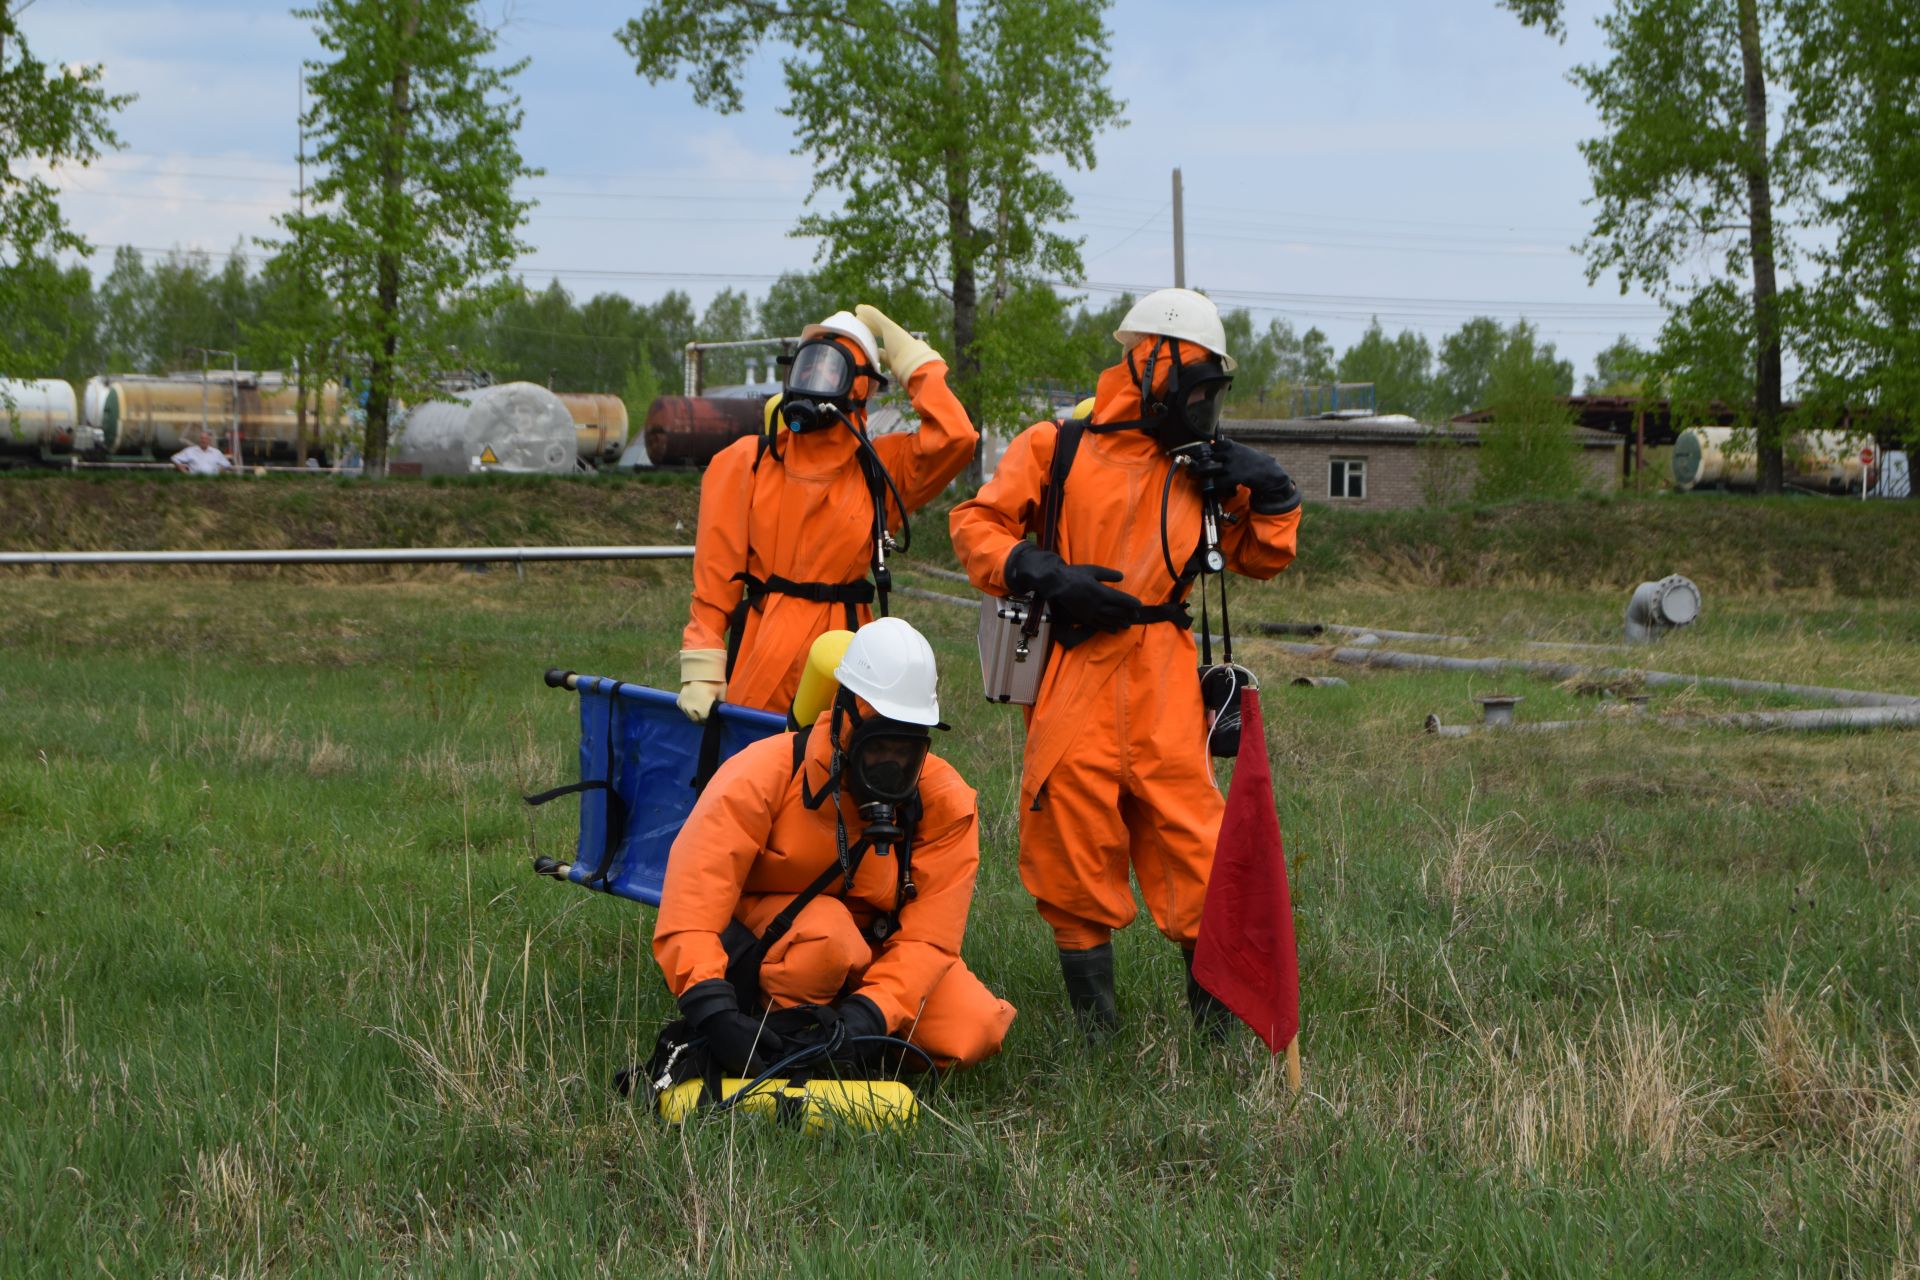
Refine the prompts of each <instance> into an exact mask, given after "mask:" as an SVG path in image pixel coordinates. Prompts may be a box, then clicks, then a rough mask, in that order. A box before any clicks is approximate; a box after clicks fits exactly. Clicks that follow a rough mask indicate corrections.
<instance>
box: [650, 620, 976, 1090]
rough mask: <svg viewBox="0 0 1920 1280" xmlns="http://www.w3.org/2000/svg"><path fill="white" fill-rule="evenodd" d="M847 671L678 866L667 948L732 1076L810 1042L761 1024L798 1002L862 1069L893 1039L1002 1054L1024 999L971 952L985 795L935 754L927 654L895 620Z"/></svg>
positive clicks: (710, 802)
mask: <svg viewBox="0 0 1920 1280" xmlns="http://www.w3.org/2000/svg"><path fill="white" fill-rule="evenodd" d="M834 676H835V678H836V679H837V680H838V681H839V690H838V692H837V693H836V694H835V696H834V699H833V702H832V704H831V705H830V706H829V708H828V709H827V710H825V711H822V712H821V713H820V714H819V716H818V718H817V719H815V720H813V721H812V722H811V723H809V724H808V725H807V726H805V727H804V728H802V729H800V730H798V731H796V732H794V733H789V734H784V735H779V734H776V735H775V736H773V737H771V738H766V739H762V740H761V741H759V742H756V743H754V744H752V745H751V746H748V747H746V748H745V749H744V750H742V751H740V752H739V754H737V755H735V756H734V757H733V758H732V759H730V760H728V761H727V762H726V763H725V764H724V765H722V766H721V767H720V771H719V772H718V773H717V774H715V775H714V779H713V783H712V785H711V786H709V787H708V788H707V789H706V790H705V791H704V792H702V793H701V797H700V799H699V801H698V802H697V803H696V804H695V805H694V808H693V813H692V815H691V816H690V817H689V818H688V819H687V824H686V826H685V827H683V828H681V831H680V835H679V837H678V838H677V839H676V840H675V841H674V845H673V851H672V853H671V855H670V856H669V857H668V860H667V880H666V886H665V889H664V891H663V892H662V894H661V898H660V919H659V922H658V924H657V925H656V926H655V927H654V933H653V954H654V957H655V958H656V959H657V960H658V961H659V963H660V971H661V973H662V974H663V975H664V976H665V978H666V981H667V987H668V989H669V990H671V991H672V992H673V994H674V996H675V997H676V998H677V999H678V1001H679V1003H680V1010H681V1013H682V1014H683V1015H684V1016H685V1018H686V1020H687V1022H688V1023H689V1024H690V1025H691V1027H692V1029H693V1031H694V1032H695V1034H697V1035H700V1036H702V1037H704V1038H705V1040H706V1042H707V1045H708V1048H709V1051H710V1052H711V1053H712V1055H713V1057H714V1059H715V1060H716V1061H718V1062H719V1063H720V1064H721V1066H722V1067H723V1068H724V1069H725V1070H727V1071H730V1072H735V1073H738V1074H750V1073H752V1072H755V1071H758V1070H762V1069H764V1068H765V1067H767V1066H768V1065H770V1064H772V1063H774V1062H777V1061H779V1060H780V1059H781V1058H782V1057H784V1056H785V1055H786V1054H787V1053H788V1052H790V1051H792V1050H793V1049H796V1048H800V1047H802V1044H803V1043H805V1042H804V1041H802V1042H800V1043H794V1042H791V1041H788V1040H783V1031H781V1030H776V1029H775V1026H774V1025H770V1024H769V1022H768V1021H767V1020H766V1019H765V1018H764V1017H763V1015H762V1011H763V1010H764V1011H768V1012H771V1011H775V1010H783V1009H792V1008H798V1007H802V1006H814V1007H815V1008H814V1009H813V1010H812V1012H814V1013H815V1014H817V1015H818V1017H817V1019H816V1020H815V1021H814V1022H813V1023H812V1027H813V1029H814V1031H815V1032H816V1033H817V1032H819V1031H820V1030H821V1029H822V1028H828V1029H836V1028H837V1029H838V1032H839V1034H838V1035H837V1036H836V1037H835V1038H836V1043H837V1044H839V1045H842V1046H844V1048H845V1049H846V1051H847V1052H846V1060H850V1061H851V1062H853V1063H854V1064H855V1065H861V1062H860V1059H861V1057H862V1054H861V1053H860V1045H861V1044H862V1042H863V1041H864V1042H867V1043H871V1042H872V1040H873V1038H874V1037H878V1036H889V1035H890V1036H896V1037H898V1038H900V1039H904V1040H907V1041H908V1042H910V1043H911V1044H913V1045H916V1046H918V1047H919V1048H920V1049H921V1050H923V1051H924V1052H925V1053H926V1054H927V1055H928V1056H929V1057H930V1058H932V1059H933V1060H934V1061H935V1062H937V1063H938V1064H940V1065H942V1066H946V1065H952V1064H959V1065H961V1066H967V1065H971V1064H973V1063H975V1062H978V1061H980V1060H981V1059H983V1058H987V1057H990V1056H992V1055H993V1054H994V1053H997V1052H998V1051H999V1049H1000V1043H1001V1041H1002V1040H1003V1039H1004V1038H1005V1036H1006V1033H1007V1027H1008V1026H1009V1025H1010V1024H1011V1023H1012V1022H1013V1016H1014V1008H1013V1006H1012V1005H1010V1004H1008V1003H1007V1002H1006V1001H1005V1000H1002V999H1000V998H999V997H998V996H996V995H994V994H993V993H992V992H991V991H989V990H987V988H986V987H985V985H983V984H982V983H981V981H980V979H978V978H976V977H975V976H974V975H973V974H972V973H971V972H970V971H969V970H968V969H967V966H966V964H965V963H964V962H963V961H962V960H961V959H960V942H961V938H962V937H963V936H964V935H965V933H966V929H967V913H968V911H969V909H970V907H971V906H972V902H973V884H974V876H975V873H976V872H977V870H978V869H979V865H980V828H979V822H978V819H977V817H976V814H975V808H974V794H973V791H972V790H971V789H970V788H969V787H968V786H967V784H966V783H965V782H964V781H962V779H961V777H960V775H959V774H958V773H956V772H955V771H954V769H953V766H952V765H949V764H948V763H946V761H944V760H942V759H940V757H938V756H936V755H934V754H932V751H931V746H932V730H933V729H934V728H936V727H940V728H944V727H945V726H943V725H941V724H940V704H939V699H938V696H937V693H936V689H935V670H934V657H933V648H932V646H930V645H929V644H928V643H927V641H926V638H925V637H923V636H922V635H921V634H920V633H919V632H918V631H915V630H914V629H913V627H912V626H911V625H909V624H908V623H906V622H904V621H902V620H901V619H899V618H881V619H879V620H878V621H876V622H871V623H869V624H867V625H866V626H865V627H862V628H861V629H860V630H859V632H857V633H856V634H855V635H854V637H853V638H852V642H851V643H850V644H849V645H848V646H847V649H846V652H845V654H844V655H843V656H842V658H841V659H840V663H839V665H838V667H837V668H836V669H835V671H834ZM854 837H857V838H854ZM774 1021H775V1022H776V1023H778V1024H779V1025H780V1026H782V1027H784V1028H786V1029H787V1030H786V1032H785V1033H784V1034H789V1035H791V1034H793V1032H792V1024H791V1023H790V1022H784V1021H782V1020H778V1019H776V1020H774ZM838 1056H841V1055H839V1054H836V1057H838Z"/></svg>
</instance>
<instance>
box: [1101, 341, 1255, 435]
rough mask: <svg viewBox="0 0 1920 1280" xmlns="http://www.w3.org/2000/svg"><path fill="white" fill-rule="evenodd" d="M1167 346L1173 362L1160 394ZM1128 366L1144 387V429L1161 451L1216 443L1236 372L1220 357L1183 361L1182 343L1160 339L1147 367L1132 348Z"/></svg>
mask: <svg viewBox="0 0 1920 1280" xmlns="http://www.w3.org/2000/svg"><path fill="white" fill-rule="evenodd" d="M1163 347H1164V348H1165V350H1166V353H1167V355H1166V358H1167V359H1170V360H1171V361H1173V371H1172V373H1171V374H1170V375H1169V376H1168V378H1167V385H1166V389H1165V390H1164V391H1162V392H1160V393H1159V394H1158V395H1156V394H1155V393H1154V390H1153V381H1154V372H1155V366H1156V365H1157V364H1158V363H1159V361H1160V359H1161V354H1160V353H1161V349H1162V348H1163ZM1127 370H1128V372H1130V373H1131V374H1133V376H1134V381H1135V382H1136V383H1138V385H1139V387H1140V410H1141V415H1142V420H1143V425H1144V427H1145V429H1146V432H1147V434H1148V435H1150V436H1152V437H1153V439H1154V441H1155V442H1156V443H1158V444H1159V446H1160V448H1161V449H1162V450H1164V451H1166V452H1168V453H1173V452H1175V451H1176V450H1179V449H1183V448H1186V447H1188V446H1190V445H1195V444H1212V443H1213V442H1214V441H1216V440H1218V439H1219V438H1220V409H1221V402H1222V401H1223V400H1224V399H1225V397H1226V392H1227V388H1228V387H1230V386H1232V385H1233V375H1232V374H1230V373H1228V372H1227V369H1226V365H1225V364H1224V363H1223V362H1222V361H1221V360H1219V359H1218V358H1217V357H1213V356H1212V355H1211V353H1209V358H1208V359H1206V360H1201V361H1196V362H1195V363H1192V364H1187V363H1185V362H1183V361H1182V360H1181V359H1180V344H1179V343H1178V342H1176V341H1175V340H1173V339H1171V338H1156V339H1155V340H1154V344H1153V347H1152V349H1151V350H1150V351H1148V352H1147V363H1146V368H1145V369H1142V368H1140V366H1139V365H1138V364H1137V363H1136V362H1135V360H1134V356H1133V352H1131V351H1129V352H1128V353H1127Z"/></svg>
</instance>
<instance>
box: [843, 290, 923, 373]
mask: <svg viewBox="0 0 1920 1280" xmlns="http://www.w3.org/2000/svg"><path fill="white" fill-rule="evenodd" d="M853 314H854V315H855V316H856V317H857V318H858V319H859V321H860V323H861V324H864V325H865V326H867V328H869V329H871V330H873V332H874V333H875V334H876V335H877V336H878V337H879V339H880V350H881V351H882V352H883V353H884V354H885V356H886V358H887V368H888V369H890V370H892V371H893V380H894V381H895V382H898V383H899V384H900V385H901V386H902V387H904V386H906V385H907V379H908V378H909V377H911V376H912V374H913V371H914V370H915V369H918V368H919V367H920V366H921V365H923V364H927V363H928V362H930V361H934V360H938V359H939V358H940V353H939V352H937V351H935V350H934V349H933V348H932V347H930V346H928V345H927V344H926V343H924V342H922V341H921V340H920V339H918V338H916V337H914V336H913V335H912V334H910V333H908V332H907V331H906V330H905V329H902V328H901V327H900V326H899V325H897V324H895V323H894V322H893V321H891V320H889V319H887V317H886V315H885V314H884V313H883V312H882V311H881V310H880V308H878V307H873V306H868V305H867V304H866V303H864V302H863V303H861V304H860V305H859V306H857V307H855V308H854V309H853Z"/></svg>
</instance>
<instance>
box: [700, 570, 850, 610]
mask: <svg viewBox="0 0 1920 1280" xmlns="http://www.w3.org/2000/svg"><path fill="white" fill-rule="evenodd" d="M733 577H734V581H736V582H744V583H746V584H747V589H746V591H745V592H744V596H745V599H746V602H747V603H748V604H758V603H759V602H760V601H761V600H762V599H764V598H765V597H767V596H769V595H781V596H794V597H796V598H798V599H801V600H811V601H813V602H814V603H815V604H872V603H873V584H872V583H871V582H869V581H867V580H866V579H865V578H856V579H854V580H853V581H852V582H795V581H794V580H793V579H792V578H783V577H781V576H780V575H779V574H777V573H770V574H768V575H767V576H766V577H765V578H764V579H762V578H756V577H754V576H753V575H752V574H750V573H736V574H734V575H733Z"/></svg>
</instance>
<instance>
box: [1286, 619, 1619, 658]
mask: <svg viewBox="0 0 1920 1280" xmlns="http://www.w3.org/2000/svg"><path fill="white" fill-rule="evenodd" d="M1258 625H1259V629H1260V631H1261V632H1263V633H1264V634H1266V635H1270V636H1317V635H1323V634H1325V633H1327V632H1332V633H1333V634H1334V635H1337V636H1352V637H1354V638H1355V639H1356V640H1359V641H1362V642H1364V641H1365V639H1366V638H1367V637H1371V638H1373V639H1374V640H1376V641H1378V640H1404V641H1411V642H1413V643H1414V644H1457V645H1470V644H1484V643H1498V641H1491V642H1489V641H1481V640H1475V639H1474V638H1473V637H1472V636H1448V635H1439V634H1436V633H1434V632H1431V631H1391V630H1388V629H1387V628H1385V627H1350V626H1347V625H1346V624H1344V623H1339V622H1262V623H1260V624H1258ZM1515 643H1517V644H1520V645H1522V646H1524V647H1525V648H1528V649H1592V650H1597V651H1599V652H1609V651H1612V650H1616V649H1625V648H1628V647H1629V646H1627V645H1624V644H1592V643H1588V642H1586V641H1578V640H1520V641H1516V642H1515Z"/></svg>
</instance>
